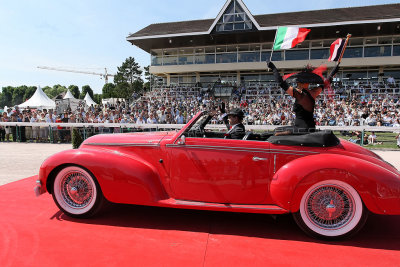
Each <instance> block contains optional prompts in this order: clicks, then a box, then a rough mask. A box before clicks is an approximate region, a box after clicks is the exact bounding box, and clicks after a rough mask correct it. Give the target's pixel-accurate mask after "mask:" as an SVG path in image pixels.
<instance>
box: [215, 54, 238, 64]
mask: <svg viewBox="0 0 400 267" xmlns="http://www.w3.org/2000/svg"><path fill="white" fill-rule="evenodd" d="M216 60H217V63H236V62H237V54H236V53H223V54H217V57H216Z"/></svg>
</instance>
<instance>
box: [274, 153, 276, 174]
mask: <svg viewBox="0 0 400 267" xmlns="http://www.w3.org/2000/svg"><path fill="white" fill-rule="evenodd" d="M274 173H276V155H274Z"/></svg>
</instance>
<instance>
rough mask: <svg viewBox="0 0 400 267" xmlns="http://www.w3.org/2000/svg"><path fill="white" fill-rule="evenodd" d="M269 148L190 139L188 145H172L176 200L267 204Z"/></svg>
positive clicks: (259, 144) (264, 144)
mask: <svg viewBox="0 0 400 267" xmlns="http://www.w3.org/2000/svg"><path fill="white" fill-rule="evenodd" d="M269 146H270V144H269V143H268V142H257V141H243V140H229V139H212V138H186V142H185V144H182V145H178V144H177V143H176V144H172V145H168V153H169V157H170V160H169V162H170V164H171V166H170V185H171V189H172V191H173V192H174V197H175V198H176V199H181V200H191V201H203V202H214V203H236V204H245V203H246V204H257V203H261V202H264V203H265V201H266V199H267V194H268V191H269V188H268V186H269V182H270V178H271V174H272V173H271V157H270V154H269V150H268V149H269ZM267 201H268V199H267Z"/></svg>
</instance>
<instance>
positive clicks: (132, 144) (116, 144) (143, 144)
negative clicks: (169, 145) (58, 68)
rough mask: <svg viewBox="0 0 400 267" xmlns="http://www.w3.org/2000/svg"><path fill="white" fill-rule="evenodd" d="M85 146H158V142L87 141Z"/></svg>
mask: <svg viewBox="0 0 400 267" xmlns="http://www.w3.org/2000/svg"><path fill="white" fill-rule="evenodd" d="M84 145H87V146H126V147H130V146H133V147H140V146H142V147H158V146H160V144H145V143H87V144H84Z"/></svg>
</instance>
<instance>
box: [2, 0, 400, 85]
mask: <svg viewBox="0 0 400 267" xmlns="http://www.w3.org/2000/svg"><path fill="white" fill-rule="evenodd" d="M196 3H199V4H196ZM244 3H245V4H246V5H247V7H248V8H249V10H250V12H251V13H252V14H253V15H258V14H270V13H282V12H291V11H302V10H315V9H327V8H339V7H352V6H364V5H377V4H389V3H399V1H391V0H371V1H368V0H364V1H361V0H347V1H337V0H318V1H311V0H309V1H303V0H297V1H293V0H286V1H285V2H284V3H285V4H284V5H283V4H282V5H280V4H279V2H276V1H267V0H244ZM224 4H225V0H198V1H188V0H167V1H165V0H164V1H163V0H146V1H142V0H130V1H128V0H114V1H110V0H107V1H106V0H96V1H94V0H79V1H78V0H56V1H55V0H35V1H33V0H17V1H10V0H0V88H1V87H5V86H8V85H11V86H19V85H28V86H32V85H35V86H38V85H40V86H42V87H43V86H47V85H49V86H53V85H55V84H61V85H65V86H69V85H71V84H75V85H78V86H79V87H80V88H81V87H82V86H83V85H86V84H88V85H90V86H91V87H92V89H93V90H94V91H95V93H100V92H101V89H102V87H103V85H104V80H101V79H100V76H95V75H87V74H75V73H68V72H58V71H49V70H41V69H38V68H37V66H49V67H63V68H70V69H76V70H84V71H93V72H102V71H104V68H107V69H108V70H109V72H111V73H115V72H116V71H117V66H120V65H121V64H122V62H123V61H124V60H125V59H126V58H127V57H130V56H132V57H134V58H135V59H136V61H137V62H139V64H140V65H141V66H142V67H144V66H147V65H149V63H150V57H149V55H148V54H147V53H146V52H144V51H142V50H141V49H139V48H136V47H135V46H132V45H131V44H130V43H129V42H127V41H126V37H127V36H128V35H129V33H134V32H136V31H138V30H140V29H142V28H144V27H146V26H147V25H149V24H152V23H162V22H171V21H182V20H194V19H205V18H215V17H216V16H217V14H218V13H219V11H220V10H221V8H222V7H223V5H224Z"/></svg>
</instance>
